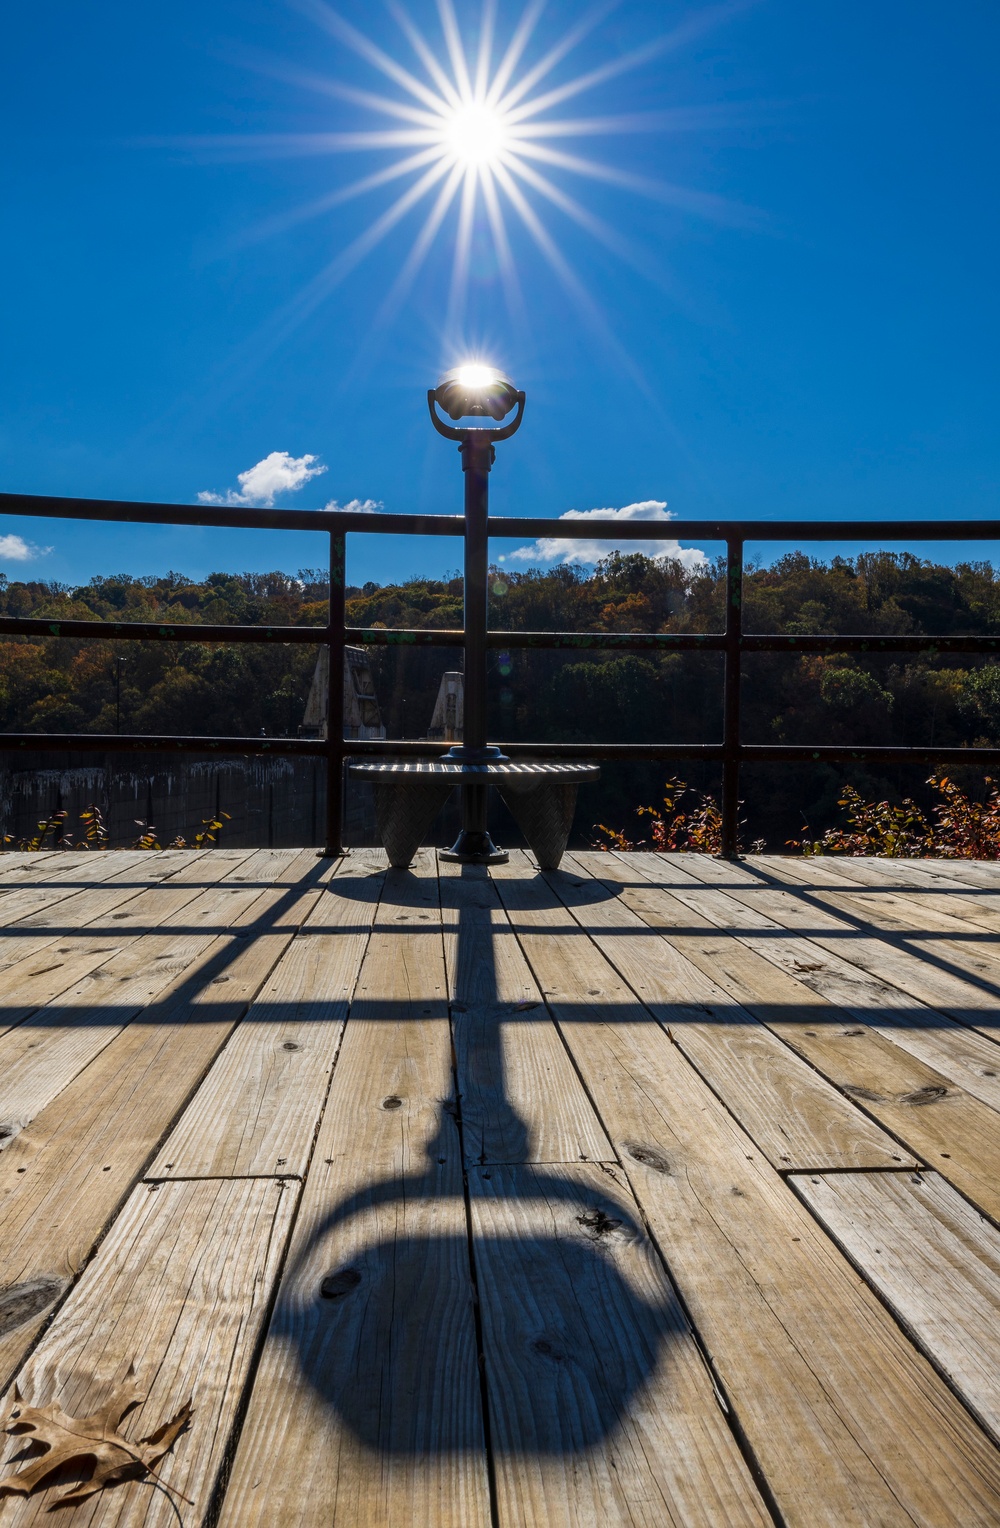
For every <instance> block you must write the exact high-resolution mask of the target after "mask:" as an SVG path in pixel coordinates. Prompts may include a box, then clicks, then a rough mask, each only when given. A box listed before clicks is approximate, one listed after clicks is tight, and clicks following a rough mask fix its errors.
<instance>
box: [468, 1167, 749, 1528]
mask: <svg viewBox="0 0 1000 1528" xmlns="http://www.w3.org/2000/svg"><path fill="white" fill-rule="evenodd" d="M469 1186H470V1192H471V1203H472V1224H473V1233H474V1243H473V1246H474V1255H475V1260H476V1268H477V1274H478V1288H479V1298H480V1308H481V1314H482V1323H483V1346H484V1351H485V1356H486V1379H487V1392H488V1395H489V1406H490V1419H491V1420H490V1436H491V1441H492V1446H493V1451H494V1459H495V1465H494V1468H495V1473H496V1482H497V1498H498V1508H499V1511H498V1519H499V1522H500V1524H501V1525H511V1528H513V1525H521V1524H538V1525H542V1524H545V1525H552V1528H556V1525H564V1524H566V1525H569V1524H593V1525H595V1528H596V1525H598V1524H604V1523H622V1524H629V1525H636V1528H637V1525H639V1524H645V1525H648V1528H661V1525H663V1524H673V1525H676V1528H680V1525H681V1524H685V1525H695V1524H699V1525H702V1528H721V1525H723V1524H725V1525H726V1528H730V1525H736V1524H750V1523H753V1524H758V1525H761V1528H763V1525H764V1524H770V1523H771V1521H772V1519H771V1515H770V1513H769V1512H768V1511H767V1510H766V1508H765V1507H764V1504H763V1503H762V1501H761V1499H760V1496H759V1494H758V1492H757V1489H756V1487H755V1486H754V1484H753V1481H752V1479H751V1476H750V1472H749V1470H748V1469H747V1466H746V1464H745V1462H744V1460H743V1458H742V1456H741V1454H740V1451H739V1448H738V1446H737V1444H736V1440H735V1439H734V1437H733V1434H732V1432H731V1430H730V1428H729V1426H728V1423H727V1422H726V1419H725V1417H724V1415H723V1412H722V1409H721V1407H720V1405H719V1402H718V1398H717V1395H716V1392H715V1389H714V1386H713V1382H712V1378H711V1375H710V1374H709V1372H708V1369H707V1367H706V1365H705V1363H704V1360H703V1359H702V1358H701V1355H700V1354H699V1352H698V1349H697V1347H696V1345H695V1342H694V1340H693V1338H692V1335H691V1329H690V1326H689V1325H688V1322H687V1319H686V1317H685V1315H684V1313H683V1310H682V1309H681V1306H680V1302H679V1301H678V1299H677V1295H676V1292H675V1290H674V1289H673V1287H672V1285H671V1284H670V1281H669V1279H668V1278H667V1277H666V1275H665V1273H664V1271H663V1265H662V1263H661V1262H660V1259H659V1257H658V1256H657V1254H656V1252H655V1251H654V1249H653V1247H652V1245H651V1243H650V1241H649V1239H648V1237H647V1236H646V1234H645V1232H644V1230H643V1228H642V1218H641V1215H640V1213H639V1210H638V1206H637V1205H636V1203H635V1200H634V1198H633V1197H632V1194H631V1193H630V1192H629V1191H628V1188H627V1187H625V1186H623V1184H622V1183H620V1182H619V1176H618V1173H617V1172H616V1171H615V1170H614V1169H611V1168H608V1167H604V1168H603V1169H598V1168H597V1167H594V1166H592V1165H590V1164H589V1163H588V1164H585V1165H584V1164H579V1163H578V1164H576V1165H575V1166H569V1165H561V1164H560V1165H557V1166H556V1167H555V1169H554V1170H551V1171H546V1170H544V1169H542V1168H539V1167H530V1166H522V1167H499V1168H497V1167H494V1168H485V1167H484V1168H473V1169H472V1170H471V1171H470V1177H469Z"/></svg>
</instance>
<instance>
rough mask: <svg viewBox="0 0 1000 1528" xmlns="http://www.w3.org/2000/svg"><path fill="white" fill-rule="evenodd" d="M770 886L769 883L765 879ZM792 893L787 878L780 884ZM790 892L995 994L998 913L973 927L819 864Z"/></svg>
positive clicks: (999, 977)
mask: <svg viewBox="0 0 1000 1528" xmlns="http://www.w3.org/2000/svg"><path fill="white" fill-rule="evenodd" d="M767 879H768V881H772V884H773V880H772V877H771V876H770V875H769V874H768V876H767ZM782 884H783V886H784V887H785V888H787V889H788V890H790V891H793V894H794V890H793V883H792V879H791V876H789V875H787V874H786V875H785V876H784V877H783V879H782ZM794 889H796V890H798V892H799V895H800V897H801V898H802V900H803V901H804V902H805V904H806V905H807V906H812V907H821V908H825V909H828V910H829V911H831V912H833V913H834V914H837V915H839V916H840V917H842V918H843V919H844V921H845V922H849V923H850V924H852V925H853V926H855V927H857V926H858V925H859V924H860V925H861V926H862V927H863V928H864V929H866V930H867V929H872V930H875V931H877V932H878V933H879V934H886V935H888V936H889V937H890V939H891V940H892V942H893V944H894V945H897V946H900V947H901V948H902V949H904V950H906V951H908V952H910V953H911V954H914V955H916V956H917V957H918V958H919V959H920V960H922V961H923V962H924V963H925V964H929V965H934V966H944V967H945V968H946V969H950V970H957V971H958V972H959V973H964V972H970V973H973V972H974V973H976V974H977V975H980V976H983V977H986V978H988V979H989V980H990V981H991V982H992V983H993V985H994V988H995V989H996V987H997V983H998V982H1000V956H997V955H996V954H995V953H994V952H993V950H992V948H991V946H992V945H993V943H995V941H994V940H993V939H992V937H991V936H992V935H993V934H995V933H996V932H997V930H998V929H1000V914H995V915H993V917H992V919H991V918H990V915H989V914H984V915H983V916H984V917H985V919H986V924H987V926H986V927H984V928H980V927H978V926H973V925H971V924H970V923H969V922H968V921H967V920H964V919H962V918H960V917H958V916H956V915H955V913H954V912H953V911H952V910H950V909H949V910H945V911H941V910H938V909H935V908H933V907H931V906H930V904H929V902H928V901H927V899H926V898H922V897H918V896H914V895H913V894H912V892H911V893H906V892H898V891H895V890H890V889H889V888H888V887H886V886H882V887H877V888H871V887H862V886H858V885H857V884H856V883H850V882H848V881H847V878H846V877H845V876H841V875H838V874H837V873H836V871H830V870H827V869H826V868H825V867H824V866H822V865H819V866H817V867H816V869H815V870H814V871H813V872H812V874H811V875H810V877H809V878H808V879H805V878H801V879H797V880H796V881H795V883H794Z"/></svg>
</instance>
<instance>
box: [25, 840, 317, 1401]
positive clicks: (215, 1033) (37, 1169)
mask: <svg viewBox="0 0 1000 1528" xmlns="http://www.w3.org/2000/svg"><path fill="white" fill-rule="evenodd" d="M327 874H328V870H327V868H326V867H324V866H323V865H321V864H320V862H319V861H317V860H315V859H312V862H311V868H310V869H309V871H308V873H303V874H302V877H301V883H300V885H299V886H298V888H296V887H295V886H294V885H289V884H287V883H286V884H279V885H278V886H276V887H274V888H273V889H272V890H270V891H265V892H263V893H262V894H261V896H260V898H259V900H258V901H257V902H255V903H254V905H253V906H252V907H251V908H250V910H249V912H247V913H246V914H245V915H244V916H243V917H242V918H241V919H239V920H236V922H234V924H233V927H232V929H231V930H230V932H229V933H227V934H225V935H222V936H220V937H219V938H218V939H217V940H216V942H215V944H214V945H213V946H212V948H211V949H210V950H209V952H208V954H207V956H206V958H205V960H204V961H203V962H202V964H201V966H200V967H199V969H198V970H197V971H196V972H194V973H192V974H191V975H190V976H187V977H182V978H178V979H177V980H176V981H175V982H174V983H173V985H172V987H171V989H170V990H169V991H168V992H167V993H165V994H162V995H161V997H160V999H159V1001H158V1002H157V1003H155V1004H154V1005H152V1006H151V1007H149V1008H147V1009H146V1010H145V1012H144V1014H143V1016H142V1018H141V1019H140V1020H139V1021H137V1022H135V1023H133V1024H130V1025H129V1026H128V1027H127V1028H126V1029H124V1030H123V1031H122V1033H121V1034H120V1035H119V1036H118V1037H117V1038H116V1039H115V1040H113V1041H112V1042H111V1044H109V1045H108V1046H106V1047H105V1049H104V1050H103V1051H102V1052H101V1053H100V1054H99V1055H98V1056H97V1057H96V1058H95V1060H94V1061H92V1062H91V1064H90V1065H89V1066H88V1067H86V1068H85V1070H84V1071H82V1072H81V1073H80V1074H79V1075H78V1076H77V1077H76V1078H75V1079H74V1081H73V1082H72V1083H70V1085H69V1086H68V1087H67V1088H65V1089H64V1091H63V1092H62V1093H61V1094H60V1095H59V1096H58V1097H57V1098H56V1099H55V1100H54V1102H53V1103H51V1104H50V1105H49V1106H48V1107H47V1108H46V1109H44V1110H43V1111H42V1112H41V1113H40V1114H39V1115H38V1117H37V1118H36V1119H35V1120H34V1121H33V1122H32V1123H31V1124H30V1125H28V1126H27V1127H26V1129H25V1130H23V1131H22V1132H21V1133H20V1135H18V1136H17V1137H16V1139H15V1140H14V1141H13V1142H12V1143H11V1144H10V1146H9V1149H8V1150H7V1151H5V1152H4V1153H3V1155H2V1156H0V1289H2V1290H6V1291H8V1293H9V1292H10V1291H12V1290H14V1291H16V1290H18V1289H21V1290H23V1289H24V1286H26V1285H27V1286H31V1287H32V1289H33V1290H34V1296H33V1298H32V1299H30V1300H28V1302H27V1304H25V1302H24V1301H23V1300H22V1301H20V1302H19V1303H18V1314H17V1318H16V1320H14V1321H13V1322H10V1321H8V1323H7V1324H6V1326H5V1325H4V1324H3V1323H2V1322H0V1386H2V1385H4V1384H6V1382H7V1379H8V1378H9V1376H10V1374H11V1373H12V1372H13V1371H14V1369H15V1368H16V1366H17V1365H18V1363H19V1362H20V1361H21V1358H22V1357H23V1355H24V1353H25V1352H26V1351H27V1349H28V1347H29V1346H30V1344H31V1342H32V1341H33V1340H34V1337H35V1335H36V1333H37V1331H38V1329H39V1327H40V1326H41V1324H42V1323H43V1322H44V1320H45V1318H46V1315H47V1313H48V1311H49V1310H51V1308H52V1306H53V1304H54V1303H55V1302H56V1301H57V1300H58V1299H59V1298H60V1297H61V1295H62V1293H63V1292H64V1290H65V1289H66V1287H67V1285H68V1284H69V1283H70V1282H71V1281H72V1280H73V1278H75V1276H76V1275H77V1274H78V1273H79V1271H80V1269H81V1268H82V1267H83V1266H84V1264H85V1262H86V1260H87V1258H88V1256H89V1254H90V1251H91V1249H92V1248H93V1246H94V1244H95V1242H96V1241H97V1239H98V1237H99V1236H100V1234H101V1232H102V1230H103V1229H104V1227H105V1225H106V1224H107V1222H108V1220H109V1219H110V1218H111V1216H112V1215H113V1214H114V1212H115V1210H116V1209H117V1207H118V1205H119V1204H120V1203H121V1201H122V1199H123V1198H124V1196H125V1195H126V1194H127V1193H128V1191H129V1189H130V1188H131V1187H132V1185H133V1183H134V1182H135V1180H136V1178H138V1177H139V1176H140V1174H141V1173H142V1171H143V1169H144V1167H145V1166H146V1164H147V1163H148V1162H149V1160H150V1158H151V1157H152V1155H153V1153H154V1152H155V1151H156V1150H157V1148H158V1146H159V1145H160V1142H161V1141H162V1139H163V1136H164V1134H165V1133H166V1131H167V1130H168V1129H169V1127H170V1125H171V1124H172V1123H173V1121H174V1119H175V1118H176V1117H177V1115H178V1114H179V1113H180V1111H181V1110H182V1109H183V1108H184V1106H185V1105H186V1103H187V1102H188V1100H189V1098H190V1097H191V1095H192V1093H193V1092H194V1090H195V1088H196V1087H197V1086H198V1084H199V1082H200V1081H201V1080H202V1078H203V1077H204V1075H205V1072H206V1071H207V1069H208V1067H209V1066H210V1065H211V1063H212V1061H213V1060H214V1058H215V1056H216V1055H217V1054H218V1052H219V1050H220V1049H221V1047H222V1046H223V1045H224V1044H225V1042H226V1039H227V1038H228V1036H229V1034H230V1033H231V1031H232V1029H233V1026H234V1025H235V1024H236V1023H237V1022H238V1021H239V1019H240V1017H241V1016H242V1014H243V1013H244V1012H245V1010H246V1008H247V1006H248V1005H249V1004H250V1003H251V1002H252V1001H253V999H254V997H255V996H256V995H257V993H258V991H259V990H260V987H261V985H262V984H263V982H264V981H266V979H267V977H268V976H269V975H270V973H271V971H272V969H273V968H274V966H275V965H276V964H277V962H278V961H279V960H280V958H281V956H282V954H283V953H284V951H285V949H286V948H287V946H288V943H289V941H290V940H291V938H292V936H293V934H294V933H295V930H296V929H297V928H298V926H299V924H300V923H301V921H302V919H303V918H304V917H306V916H307V914H308V913H309V911H310V910H311V908H312V906H313V904H314V903H315V901H316V900H317V899H318V898H319V897H320V896H321V895H322V880H323V879H324V878H325V876H326V875H327Z"/></svg>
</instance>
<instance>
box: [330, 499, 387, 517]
mask: <svg viewBox="0 0 1000 1528" xmlns="http://www.w3.org/2000/svg"><path fill="white" fill-rule="evenodd" d="M323 508H324V509H342V510H347V511H353V512H354V513H355V514H359V515H375V514H378V512H379V510H380V509H384V508H385V505H384V504H383V503H382V500H381V499H348V501H347V503H346V504H341V503H340V502H339V501H338V500H337V499H331V500H330V502H329V504H324V505H323Z"/></svg>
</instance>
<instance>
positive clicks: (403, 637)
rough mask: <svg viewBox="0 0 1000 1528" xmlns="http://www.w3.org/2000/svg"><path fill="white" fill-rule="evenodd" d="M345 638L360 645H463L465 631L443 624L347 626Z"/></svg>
mask: <svg viewBox="0 0 1000 1528" xmlns="http://www.w3.org/2000/svg"><path fill="white" fill-rule="evenodd" d="M344 640H345V642H353V643H355V644H356V645H357V646H359V647H462V646H464V644H465V632H464V631H461V630H455V629H454V628H452V627H443V626H420V627H414V628H411V627H404V626H346V627H345V628H344Z"/></svg>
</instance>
